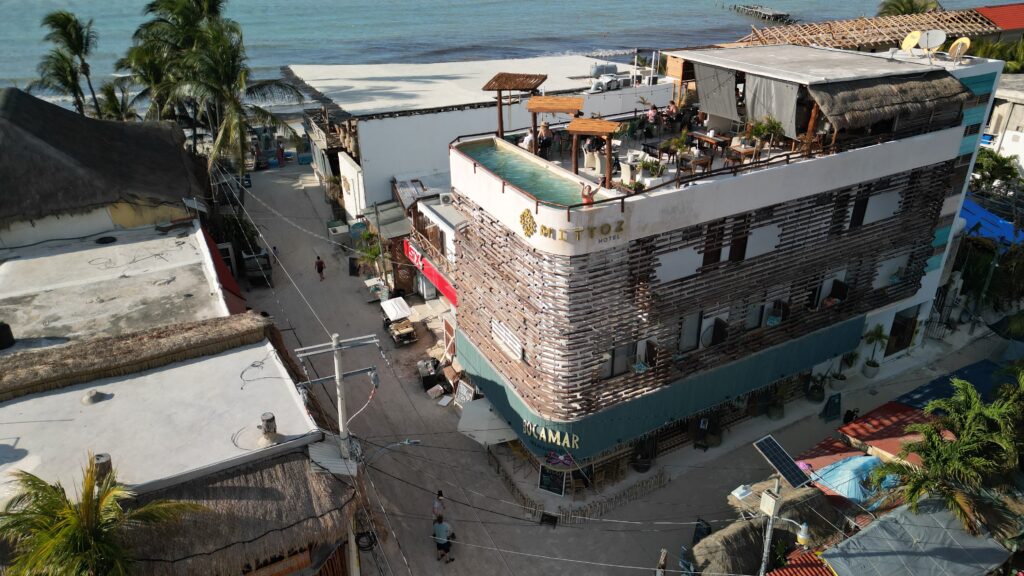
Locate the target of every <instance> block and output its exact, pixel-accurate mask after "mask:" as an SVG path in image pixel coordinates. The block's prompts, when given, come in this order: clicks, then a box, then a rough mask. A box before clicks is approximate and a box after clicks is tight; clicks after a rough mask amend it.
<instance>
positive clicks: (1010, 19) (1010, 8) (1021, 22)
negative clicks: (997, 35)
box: [974, 2, 1024, 30]
mask: <svg viewBox="0 0 1024 576" xmlns="http://www.w3.org/2000/svg"><path fill="white" fill-rule="evenodd" d="M974 11H975V12H977V13H978V14H981V15H982V16H984V17H985V18H988V19H989V20H991V21H992V23H993V24H995V25H996V26H998V27H999V29H1000V30H1021V29H1024V2H1018V3H1016V4H1006V5H1004V6H982V7H981V8H975V9H974Z"/></svg>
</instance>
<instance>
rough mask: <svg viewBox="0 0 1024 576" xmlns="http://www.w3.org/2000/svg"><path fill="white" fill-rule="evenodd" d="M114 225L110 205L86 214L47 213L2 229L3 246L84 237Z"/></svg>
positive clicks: (0, 232)
mask: <svg viewBox="0 0 1024 576" xmlns="http://www.w3.org/2000/svg"><path fill="white" fill-rule="evenodd" d="M114 228H115V226H114V221H113V220H111V219H110V214H109V213H108V212H107V209H106V208H105V207H104V208H97V209H96V210H93V211H91V212H87V213H85V214H74V215H64V216H47V217H45V218H41V219H39V220H35V221H32V222H15V223H14V224H12V225H11V227H10V228H5V229H0V248H17V247H18V246H26V245H28V244H35V243H37V242H45V241H47V240H56V239H61V238H81V237H83V236H92V235H93V234H99V233H100V232H106V231H108V230H113V229H114Z"/></svg>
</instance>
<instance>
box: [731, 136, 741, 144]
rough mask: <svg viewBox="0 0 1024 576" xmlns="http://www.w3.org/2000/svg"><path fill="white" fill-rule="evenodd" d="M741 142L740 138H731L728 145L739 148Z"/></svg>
mask: <svg viewBox="0 0 1024 576" xmlns="http://www.w3.org/2000/svg"><path fill="white" fill-rule="evenodd" d="M741 142H743V139H742V138H740V137H739V136H733V137H732V142H731V143H730V144H729V146H739V145H740V143H741Z"/></svg>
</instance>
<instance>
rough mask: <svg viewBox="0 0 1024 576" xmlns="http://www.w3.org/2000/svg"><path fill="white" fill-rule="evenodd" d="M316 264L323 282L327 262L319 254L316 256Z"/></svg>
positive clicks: (317, 271)
mask: <svg viewBox="0 0 1024 576" xmlns="http://www.w3.org/2000/svg"><path fill="white" fill-rule="evenodd" d="M314 266H315V267H316V273H317V274H319V275H320V281H321V282H323V281H324V269H325V268H327V264H325V263H324V261H323V260H321V259H320V257H319V256H317V257H316V264H315V265H314Z"/></svg>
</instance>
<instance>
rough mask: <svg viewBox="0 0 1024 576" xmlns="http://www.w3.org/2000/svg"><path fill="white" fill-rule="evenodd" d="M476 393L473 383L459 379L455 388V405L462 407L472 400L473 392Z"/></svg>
mask: <svg viewBox="0 0 1024 576" xmlns="http://www.w3.org/2000/svg"><path fill="white" fill-rule="evenodd" d="M475 393H476V389H475V388H473V385H472V384H470V383H469V382H466V381H465V380H461V381H459V385H458V387H457V388H456V389H455V405H456V406H458V407H459V408H462V407H463V406H465V405H466V404H469V403H470V402H472V401H473V394H475Z"/></svg>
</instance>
